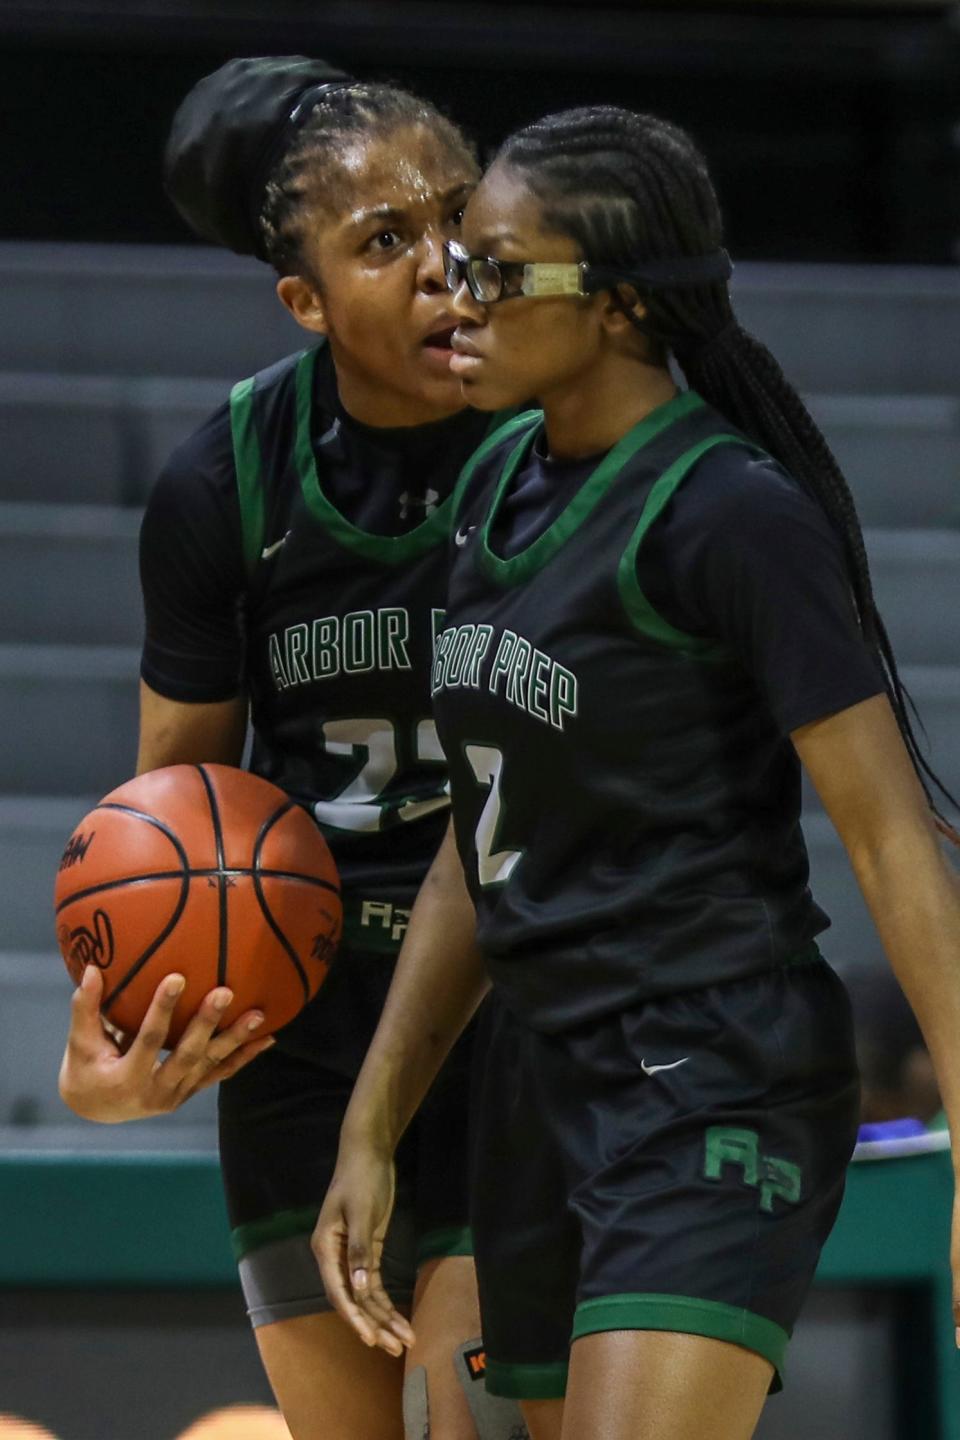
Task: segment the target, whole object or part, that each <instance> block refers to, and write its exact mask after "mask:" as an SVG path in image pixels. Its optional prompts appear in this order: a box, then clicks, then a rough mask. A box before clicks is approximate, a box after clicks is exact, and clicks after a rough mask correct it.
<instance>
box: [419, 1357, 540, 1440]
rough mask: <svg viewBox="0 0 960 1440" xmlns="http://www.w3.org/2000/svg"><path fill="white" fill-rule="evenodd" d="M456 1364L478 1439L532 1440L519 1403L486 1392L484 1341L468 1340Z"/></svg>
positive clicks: (454, 1363)
mask: <svg viewBox="0 0 960 1440" xmlns="http://www.w3.org/2000/svg"><path fill="white" fill-rule="evenodd" d="M453 1365H454V1369H455V1370H456V1372H457V1378H458V1380H459V1381H460V1384H461V1385H462V1386H463V1391H464V1394H465V1395H466V1397H467V1404H468V1406H469V1407H470V1415H471V1417H472V1419H473V1423H474V1425H475V1426H476V1431H477V1435H478V1436H479V1440H530V1432H529V1431H528V1430H527V1427H526V1425H525V1424H524V1423H523V1416H522V1415H521V1414H520V1407H519V1406H518V1404H517V1402H516V1400H507V1399H505V1398H504V1396H502V1395H490V1394H489V1393H488V1391H487V1387H486V1385H485V1384H484V1378H485V1376H486V1369H487V1365H486V1355H485V1354H484V1350H483V1341H482V1340H479V1339H477V1340H468V1341H467V1343H466V1344H465V1345H461V1346H460V1347H459V1349H457V1350H456V1351H454V1356H453ZM424 1392H426V1377H424ZM404 1414H406V1411H404ZM427 1434H429V1429H428V1431H427ZM417 1440H419V1436H418V1437H417Z"/></svg>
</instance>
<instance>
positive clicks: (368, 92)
mask: <svg viewBox="0 0 960 1440" xmlns="http://www.w3.org/2000/svg"><path fill="white" fill-rule="evenodd" d="M413 125H420V126H425V127H427V128H428V129H429V130H430V132H431V134H432V135H434V136H435V137H437V138H438V139H440V140H441V142H442V143H443V144H445V145H446V146H447V147H448V148H449V150H450V151H451V153H452V154H454V155H456V156H457V157H458V158H461V159H465V160H466V161H467V162H468V164H469V165H470V166H475V165H476V157H475V155H474V152H473V150H472V148H471V146H470V145H469V144H468V142H467V141H466V139H465V138H464V136H463V135H462V134H461V133H460V131H459V130H458V129H457V128H456V126H455V125H454V124H453V123H452V122H451V121H450V120H448V119H447V118H446V116H445V115H442V114H441V113H440V111H439V110H437V109H436V107H435V106H434V105H431V104H430V102H429V101H428V100H421V99H420V97H419V96H417V95H412V94H410V93H409V91H406V90H396V89H394V88H393V86H390V85H380V84H373V83H369V84H368V83H365V82H361V81H357V82H356V83H354V84H352V85H338V86H337V87H336V88H335V89H330V90H329V91H328V92H327V93H326V94H325V95H323V96H322V97H321V99H320V100H319V101H318V103H317V104H316V105H315V107H314V109H313V111H312V113H311V115H310V117H309V119H308V120H307V121H306V122H305V123H304V124H303V125H302V126H301V127H300V129H299V130H298V131H297V132H296V134H295V136H294V138H293V141H292V143H291V145H290V148H289V149H288V150H287V152H286V153H285V154H284V155H283V156H281V157H280V158H279V159H278V161H277V163H276V165H275V166H274V169H273V172H272V174H271V175H270V177H269V179H268V181H267V186H266V191H265V194H264V200H263V206H262V208H261V211H260V230H261V234H262V236H263V242H264V247H265V249H266V252H267V258H268V259H269V261H270V263H271V265H272V266H273V267H274V269H275V270H276V271H277V272H278V273H279V274H280V275H288V274H291V273H293V272H295V271H297V270H299V269H301V268H302V266H303V255H302V242H303V238H304V228H303V227H304V219H305V213H304V212H305V209H306V207H307V206H310V205H315V204H319V205H330V206H335V205H336V204H337V200H338V191H337V186H338V184H342V180H343V177H342V172H341V166H340V163H339V162H340V160H341V157H342V155H343V151H344V149H345V147H346V145H348V144H349V142H350V141H351V140H353V139H355V138H356V137H357V136H366V137H371V136H388V135H390V134H391V133H392V132H393V131H394V130H397V129H401V128H403V127H404V126H413Z"/></svg>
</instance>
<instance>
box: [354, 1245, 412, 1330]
mask: <svg viewBox="0 0 960 1440" xmlns="http://www.w3.org/2000/svg"><path fill="white" fill-rule="evenodd" d="M363 1233H364V1227H362V1226H358V1225H354V1226H353V1228H352V1232H351V1237H350V1241H349V1243H348V1246H347V1269H348V1271H349V1277H350V1288H351V1291H352V1293H353V1300H354V1303H355V1304H357V1305H359V1307H360V1309H361V1310H362V1311H363V1313H364V1314H365V1315H366V1316H367V1318H368V1319H369V1320H370V1321H372V1323H373V1324H374V1326H375V1327H376V1329H377V1332H378V1334H377V1343H378V1344H379V1345H380V1346H381V1347H382V1348H383V1349H385V1350H389V1351H390V1353H391V1354H392V1355H399V1354H400V1353H401V1351H402V1348H403V1346H404V1345H409V1344H412V1343H413V1332H412V1330H411V1329H410V1326H409V1325H408V1323H407V1321H406V1320H405V1319H404V1317H403V1316H402V1315H401V1314H400V1312H399V1310H397V1309H396V1307H395V1306H394V1304H393V1301H392V1300H391V1299H390V1296H389V1295H388V1294H387V1292H386V1290H385V1289H384V1285H383V1279H382V1277H381V1274H380V1262H379V1258H378V1253H379V1251H380V1249H382V1247H381V1246H374V1245H371V1244H369V1243H368V1242H366V1241H364V1240H361V1239H358V1238H357V1236H358V1234H361V1235H362V1234H363Z"/></svg>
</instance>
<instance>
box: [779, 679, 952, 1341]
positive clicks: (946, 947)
mask: <svg viewBox="0 0 960 1440" xmlns="http://www.w3.org/2000/svg"><path fill="white" fill-rule="evenodd" d="M791 738H792V739H793V743H794V745H795V747H796V750H797V753H798V755H799V756H800V759H801V761H802V762H803V764H804V766H805V767H806V770H807V772H808V774H809V775H810V778H811V779H812V781H813V783H814V785H815V786H816V789H817V793H818V794H819V796H820V798H821V800H822V801H823V804H824V807H825V809H826V811H827V813H828V814H829V816H830V818H831V820H832V821H833V824H834V825H835V826H836V828H837V831H838V833H839V835H840V838H841V840H842V841H843V844H844V847H845V849H846V851H847V854H848V855H849V857H850V863H851V865H852V866H853V870H854V873H855V875H856V877H857V883H858V884H859V886H860V890H861V891H862V893H863V897H864V899H865V900H866V903H867V905H868V907H869V909H870V913H871V915H872V916H873V920H874V923H875V925H876V927H877V931H878V933H879V935H880V939H881V941H882V942H883V948H884V950H885V951H886V953H887V956H888V958H889V960H890V963H891V965H892V966H893V969H894V972H895V973H896V976H897V979H898V980H899V982H900V985H901V987H902V988H903V992H904V994H905V995H906V997H907V999H908V1000H909V1002H910V1005H911V1007H912V1009H913V1011H914V1014H915V1015H916V1017H917V1020H918V1021H919V1023H920V1028H921V1029H922V1031H923V1034H924V1038H925V1039H926V1042H927V1046H928V1048H929V1051H930V1056H931V1059H932V1060H933V1064H934V1068H935V1070H936V1074H937V1080H938V1082H939V1086H940V1093H941V1095H942V1097H943V1102H944V1106H945V1108H946V1112H947V1118H948V1120H949V1122H950V1130H951V1133H952V1135H953V1136H954V1137H955V1143H954V1170H955V1174H956V1175H958V1176H960V1144H957V1143H956V1137H958V1136H960V882H958V876H957V874H956V872H955V870H954V869H953V867H952V865H951V864H950V863H949V861H948V859H947V857H946V855H945V854H944V851H943V847H942V845H941V843H940V838H939V836H938V834H937V830H936V826H935V824H934V822H933V819H932V817H931V814H930V808H929V806H928V804H927V799H926V796H925V795H924V793H923V790H922V788H921V786H920V783H919V781H918V780H917V776H916V773H915V771H914V768H913V765H912V763H911V761H910V758H909V756H908V754H907V751H906V748H905V746H904V744H903V742H902V740H901V738H900V733H899V730H898V728H897V723H896V720H895V718H894V715H893V712H892V710H891V708H890V705H889V703H888V701H887V699H886V697H885V696H875V697H874V698H873V699H870V700H865V701H863V702H862V703H861V704H859V705H855V706H853V707H852V708H850V709H848V710H844V711H842V712H841V713H840V714H836V715H831V716H829V717H828V718H827V719H823V720H818V721H815V722H813V723H812V724H809V725H804V726H803V727H801V728H800V729H798V730H796V731H794V732H793V735H792V737H791ZM957 1188H958V1189H960V1186H958V1187H957ZM951 1259H952V1266H953V1287H954V1288H953V1293H954V1307H953V1308H954V1318H955V1323H956V1324H957V1325H958V1326H960V1207H958V1206H957V1205H955V1208H954V1222H953V1245H952V1252H951Z"/></svg>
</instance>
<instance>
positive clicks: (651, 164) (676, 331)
mask: <svg viewBox="0 0 960 1440" xmlns="http://www.w3.org/2000/svg"><path fill="white" fill-rule="evenodd" d="M498 160H500V161H502V162H503V163H505V164H507V165H510V166H511V167H513V168H516V169H519V170H521V171H522V172H523V174H524V179H525V181H526V183H527V184H528V186H529V188H530V189H531V190H532V192H533V193H534V194H535V195H536V196H537V197H538V199H539V200H540V202H541V205H542V207H543V213H544V222H545V224H546V225H547V226H548V227H549V228H551V229H555V230H557V231H558V232H559V233H561V234H566V235H569V236H570V237H571V238H572V239H574V240H575V241H576V242H577V243H578V245H579V246H580V247H581V250H582V253H583V256H584V258H585V259H586V260H588V261H591V262H593V263H594V264H605V265H613V266H616V265H624V266H625V267H627V268H628V267H629V262H630V261H633V262H634V263H636V262H638V261H643V260H653V259H663V258H670V257H673V256H678V255H702V254H706V253H709V252H711V251H714V250H717V249H719V248H720V246H721V245H722V243H723V224H722V218H721V214H720V207H719V204H718V202H717V198H716V194H715V192H714V189H713V185H712V183H711V181H710V176H709V173H708V171H707V166H706V161H705V160H704V158H703V156H702V155H701V154H700V152H699V151H698V150H697V148H696V146H695V145H694V144H693V142H692V141H691V139H690V137H689V136H688V135H686V134H685V133H684V132H683V131H682V130H680V129H678V128H677V127H676V126H674V125H671V124H669V123H668V122H666V121H664V120H660V119H658V118H656V117H655V116H650V115H640V114H635V113H634V112H632V111H629V110H621V109H619V108H617V107H614V106H590V107H586V108H583V109H580V110H570V111H565V112H564V113H563V114H560V115H553V116H548V117H547V118H546V119H544V120H540V121H537V122H536V123H535V124H533V125H530V126H528V127H527V128H526V129H524V130H521V131H520V132H518V133H517V134H516V135H514V136H512V137H511V139H510V140H508V141H507V143H506V145H505V146H504V148H503V150H502V151H501V152H500V155H499V156H498ZM615 293H617V296H618V298H620V299H621V302H622V303H623V304H624V309H625V313H626V314H628V315H629V317H630V318H631V320H632V321H633V322H634V323H635V324H636V326H637V328H638V329H640V330H642V331H643V333H644V334H645V335H646V336H648V337H649V339H650V340H652V341H653V342H654V346H655V348H656V350H657V353H658V355H659V356H665V353H666V352H667V351H668V350H670V351H672V352H673V354H674V356H675V358H676V360H677V363H678V364H679V366H680V368H681V369H682V371H683V373H684V375H685V377H686V379H687V381H688V383H689V384H690V386H691V387H692V388H693V389H695V390H696V391H697V392H698V393H699V394H700V395H702V396H703V398H704V399H705V400H706V401H707V402H708V403H709V404H711V405H712V406H713V407H714V408H715V409H716V410H718V411H719V412H720V413H721V414H722V415H724V416H725V417H726V418H727V419H728V420H729V421H731V422H732V423H733V424H734V425H736V426H737V427H738V428H739V429H740V430H742V431H743V432H744V434H745V435H748V436H749V437H750V438H751V439H753V440H755V441H756V442H757V443H758V444H759V445H760V446H762V447H763V449H765V450H767V451H768V452H769V454H770V455H772V456H773V457H774V459H776V460H778V461H779V462H780V464H782V465H783V467H784V468H785V469H786V470H787V471H789V473H790V474H791V475H793V476H794V477H795V479H797V480H798V481H799V482H800V483H801V484H802V485H803V486H804V487H805V488H806V489H807V490H808V492H809V493H810V494H811V495H813V496H814V497H815V498H816V500H817V501H818V502H819V504H820V505H821V506H822V508H823V510H824V512H825V514H826V515H827V517H828V519H829V521H830V523H831V525H832V526H833V528H834V530H835V531H836V533H837V535H838V536H839V538H840V540H841V543H842V545H843V549H844V554H845V556H846V561H847V569H848V574H849V580H850V587H851V591H852V595H853V600H854V604H855V606H856V612H857V617H858V620H859V623H860V628H861V631H862V633H863V636H864V639H865V641H866V643H867V644H868V645H869V646H870V648H871V650H872V651H873V652H874V654H875V655H876V656H877V658H878V659H879V661H880V665H881V670H882V674H883V679H884V685H885V688H886V691H887V695H888V698H889V700H890V704H891V707H892V709H893V712H894V715H895V716H896V720H897V724H898V726H899V728H900V733H901V735H902V736H903V740H904V743H905V745H906V747H907V751H908V753H909V755H910V758H911V760H912V762H913V765H914V768H915V770H916V772H917V775H918V777H919V779H920V783H921V785H922V786H923V789H924V792H925V794H926V796H927V799H928V801H929V802H930V805H931V809H932V810H933V812H934V815H935V817H936V820H937V823H938V826H939V828H940V829H941V830H942V831H943V833H944V834H946V835H948V836H949V838H951V839H952V840H953V841H954V842H955V843H957V844H960V834H958V832H957V831H956V830H955V829H954V828H953V827H952V826H951V825H950V824H949V823H948V822H947V821H946V820H944V818H943V816H941V815H940V814H939V812H938V811H937V808H936V806H935V805H934V803H933V800H932V798H931V791H930V784H932V785H933V786H934V787H935V788H936V789H937V790H938V791H939V792H940V793H941V794H942V795H943V796H944V797H945V798H946V799H947V800H949V801H950V803H951V804H952V805H954V806H957V801H956V799H955V798H954V797H953V796H952V795H951V794H950V792H949V791H948V790H947V789H946V788H945V786H944V785H943V784H942V783H941V781H940V780H939V779H938V778H937V776H936V774H935V773H934V772H933V770H932V769H931V767H930V765H929V764H928V763H927V761H926V759H925V758H924V756H923V755H922V754H921V752H920V748H919V745H918V742H917V738H916V735H915V732H914V728H913V724H912V721H911V716H910V712H911V711H912V712H913V714H914V716H916V709H915V707H914V705H913V702H912V700H911V699H910V696H909V694H908V693H907V691H906V688H905V687H904V685H903V682H902V680H901V678H900V675H899V672H898V669H897V663H896V659H895V657H894V654H893V649H892V647H891V644H890V640H889V638H888V636H887V631H886V627H885V626H884V623H883V620H882V618H881V616H880V613H879V611H878V609H877V605H876V601H875V599H874V594H873V584H872V581H871V577H870V567H869V563H868V561H867V553H866V548H865V546H864V541H863V531H862V529H861V525H860V520H859V517H858V515H857V509H856V505H855V503H854V498H853V495H852V493H851V491H850V487H849V485H848V484H847V481H846V479H845V478H844V475H843V472H842V471H841V469H840V466H839V465H838V464H837V461H836V459H835V457H834V456H833V454H832V452H831V450H830V447H829V445H828V444H827V442H826V440H825V438H824V436H823V435H822V433H821V431H820V430H819V428H818V426H817V424H816V422H815V421H814V419H813V417H812V416H811V414H810V413H809V411H808V410H807V408H806V406H805V405H804V403H803V401H802V400H801V398H800V396H799V395H798V394H797V392H796V390H794V388H793V386H792V385H791V384H790V382H789V381H788V380H787V378H786V376H785V375H784V373H783V371H782V370H781V368H780V366H779V365H778V363H777V361H776V360H775V359H774V357H773V355H771V353H770V351H769V350H768V349H767V347H766V346H765V345H763V344H762V343H761V342H760V341H759V340H758V339H756V337H755V336H753V335H750V334H749V333H748V332H747V331H746V330H744V329H743V327H742V326H741V325H740V324H739V322H738V321H737V320H736V317H735V315H734V313H733V308H732V306H731V302H730V294H729V291H728V288H727V284H726V282H725V281H716V282H712V283H709V284H703V285H699V286H690V287H686V288H674V289H669V288H656V289H649V290H646V291H644V292H643V293H642V295H641V298H642V301H643V305H644V310H645V314H644V316H643V318H642V319H638V318H637V317H636V316H635V315H634V313H633V308H632V306H630V305H628V304H627V303H626V302H625V301H623V300H622V296H621V295H620V294H619V292H615ZM928 781H929V782H930V784H928ZM958 808H960V806H958Z"/></svg>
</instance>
